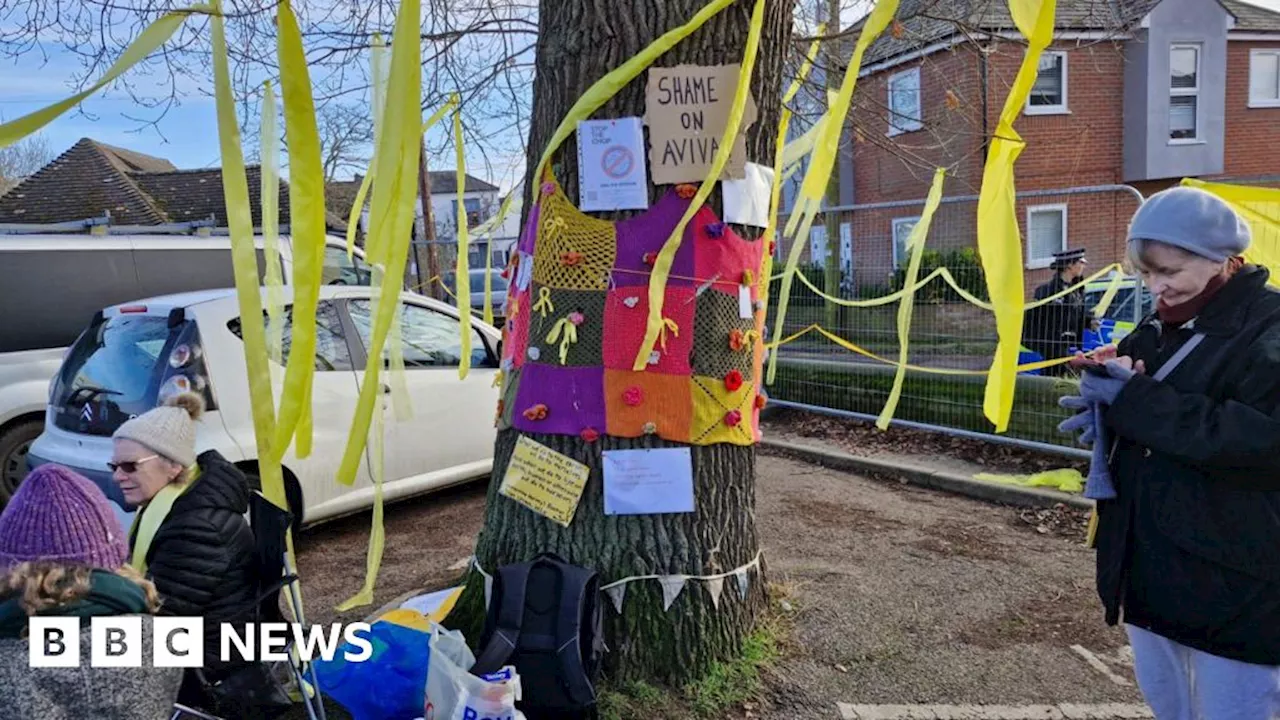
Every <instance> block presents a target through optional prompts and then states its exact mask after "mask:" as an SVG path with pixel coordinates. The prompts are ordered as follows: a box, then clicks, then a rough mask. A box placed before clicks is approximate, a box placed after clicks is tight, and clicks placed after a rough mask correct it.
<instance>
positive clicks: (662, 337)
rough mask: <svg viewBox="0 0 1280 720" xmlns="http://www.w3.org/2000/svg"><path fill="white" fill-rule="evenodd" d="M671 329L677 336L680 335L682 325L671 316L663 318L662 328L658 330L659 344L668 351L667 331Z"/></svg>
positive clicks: (663, 349)
mask: <svg viewBox="0 0 1280 720" xmlns="http://www.w3.org/2000/svg"><path fill="white" fill-rule="evenodd" d="M668 331H670V332H671V334H672V335H674V336H675V337H680V326H679V325H677V324H676V321H675V320H672V319H671V318H669V317H664V318H662V329H661V330H659V331H658V344H659V345H661V346H662V352H666V351H667V332H668Z"/></svg>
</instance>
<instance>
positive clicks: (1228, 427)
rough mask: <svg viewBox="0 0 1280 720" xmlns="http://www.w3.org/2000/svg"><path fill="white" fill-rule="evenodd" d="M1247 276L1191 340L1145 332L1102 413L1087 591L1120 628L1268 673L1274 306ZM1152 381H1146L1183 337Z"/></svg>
mask: <svg viewBox="0 0 1280 720" xmlns="http://www.w3.org/2000/svg"><path fill="white" fill-rule="evenodd" d="M1268 277H1269V276H1268V272H1267V271H1266V270H1265V269H1262V268H1257V267H1253V266H1246V267H1245V268H1244V269H1243V270H1241V271H1240V272H1239V273H1237V274H1236V276H1235V277H1234V278H1232V279H1231V280H1230V281H1229V282H1228V283H1227V285H1226V286H1225V287H1224V288H1223V289H1222V290H1221V291H1219V293H1218V294H1217V295H1216V296H1215V297H1214V298H1213V299H1212V300H1210V301H1209V303H1208V305H1207V306H1206V307H1205V308H1204V310H1203V311H1202V312H1201V313H1200V315H1199V317H1197V318H1196V319H1195V320H1194V321H1193V322H1192V323H1190V324H1189V326H1185V327H1182V328H1180V329H1177V330H1173V329H1166V330H1164V331H1163V332H1162V328H1161V326H1160V324H1159V322H1158V321H1156V320H1155V319H1154V318H1150V319H1148V320H1146V321H1144V322H1143V323H1142V324H1141V325H1140V326H1139V327H1138V329H1137V330H1136V331H1135V332H1134V333H1133V334H1132V335H1130V336H1129V337H1127V338H1125V339H1124V341H1123V342H1122V343H1121V344H1120V348H1119V350H1120V354H1121V355H1129V356H1131V357H1133V358H1134V359H1135V360H1143V361H1145V363H1146V373H1147V374H1146V375H1145V376H1143V375H1139V376H1135V377H1134V378H1133V379H1132V380H1130V381H1129V382H1128V383H1127V384H1126V386H1125V388H1124V390H1123V391H1122V392H1121V393H1120V395H1119V397H1117V398H1116V402H1115V403H1114V404H1113V405H1112V407H1111V408H1110V410H1109V411H1108V413H1107V416H1106V421H1107V424H1108V425H1109V426H1110V427H1111V429H1112V430H1113V431H1114V434H1115V437H1116V442H1115V446H1114V448H1113V449H1112V453H1111V470H1112V476H1113V478H1114V479H1115V481H1116V490H1117V493H1118V497H1117V498H1116V499H1115V500H1108V501H1103V502H1100V503H1099V504H1098V517H1099V524H1098V535H1097V548H1098V558H1097V559H1098V591H1099V595H1100V596H1101V598H1102V601H1103V604H1104V605H1105V606H1106V610H1107V622H1108V623H1109V624H1115V623H1116V622H1117V620H1118V619H1119V616H1120V611H1121V609H1123V611H1124V621H1125V622H1127V623H1131V624H1134V625H1137V626H1139V627H1143V628H1145V629H1148V630H1151V631H1152V632H1155V633H1157V634H1160V635H1163V636H1165V637H1167V638H1170V639H1172V640H1175V641H1177V642H1180V643H1182V644H1184V645H1188V646H1190V647H1193V648H1197V649H1200V650H1203V651H1205V652H1208V653H1211V654H1214V655H1219V656H1222V657H1228V658H1233V659H1236V660H1241V661H1244V662H1252V663H1258V664H1264V665H1280V293H1277V292H1276V291H1275V290H1273V289H1271V288H1268V287H1267V280H1268ZM1196 333H1202V334H1204V336H1205V337H1204V339H1203V341H1202V342H1201V343H1200V345H1199V346H1198V347H1197V348H1196V349H1195V350H1194V351H1193V352H1192V353H1191V354H1190V355H1188V356H1187V358H1186V359H1185V360H1184V361H1183V362H1182V363H1181V364H1180V365H1178V366H1177V369H1176V370H1174V371H1173V372H1172V374H1170V375H1169V376H1168V377H1167V378H1166V379H1165V380H1164V381H1157V380H1155V379H1153V378H1152V377H1150V376H1151V375H1154V374H1155V373H1156V372H1158V371H1159V370H1160V368H1161V366H1162V365H1163V364H1164V363H1165V362H1167V361H1168V360H1169V358H1170V357H1171V356H1172V355H1173V354H1174V353H1176V352H1177V350H1178V348H1179V347H1181V346H1182V344H1183V343H1185V342H1186V341H1187V340H1188V339H1190V338H1191V337H1192V336H1193V335H1194V334H1196Z"/></svg>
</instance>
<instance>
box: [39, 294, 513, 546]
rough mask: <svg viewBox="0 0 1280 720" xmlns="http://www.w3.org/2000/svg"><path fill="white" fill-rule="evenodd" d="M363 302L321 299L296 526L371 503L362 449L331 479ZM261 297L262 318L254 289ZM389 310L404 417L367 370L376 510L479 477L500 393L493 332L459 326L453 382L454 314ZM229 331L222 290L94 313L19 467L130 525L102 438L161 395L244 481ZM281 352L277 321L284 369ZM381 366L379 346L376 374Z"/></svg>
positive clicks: (245, 430) (296, 489) (342, 442)
mask: <svg viewBox="0 0 1280 720" xmlns="http://www.w3.org/2000/svg"><path fill="white" fill-rule="evenodd" d="M283 294H284V297H285V310H286V318H291V304H290V303H291V300H292V295H293V292H292V288H290V287H285V288H284V289H283ZM371 296H372V291H371V288H368V287H334V286H325V287H321V288H320V303H319V306H318V310H317V314H316V318H317V330H316V332H317V339H316V359H315V362H316V373H315V380H314V385H313V388H312V413H313V415H312V417H313V419H314V420H313V422H314V432H313V434H312V444H311V453H310V455H309V456H308V457H306V458H301V459H300V458H298V457H297V454H296V443H294V444H293V445H291V447H290V449H289V451H288V453H286V455H285V457H284V460H283V464H284V468H285V470H284V473H285V485H286V491H287V492H288V499H289V504H290V509H291V510H292V511H293V513H294V515H295V517H298V518H299V521H298V525H299V526H302V525H313V524H315V523H316V522H320V521H323V520H328V519H332V518H334V517H338V516H340V515H345V514H349V513H353V512H357V511H360V510H362V509H365V508H368V507H370V506H371V505H372V504H373V482H372V474H371V470H370V469H371V465H370V462H371V453H372V449H373V444H372V443H368V447H367V448H366V451H365V457H364V460H363V462H362V463H361V465H360V469H359V474H358V476H357V477H356V481H355V483H354V484H353V485H352V486H346V485H343V484H341V483H338V482H337V481H336V479H335V474H336V471H337V468H338V466H339V465H340V463H341V461H342V456H343V452H344V450H345V448H346V446H347V437H348V435H349V434H350V429H351V425H352V421H353V418H354V416H355V408H356V402H357V399H358V397H359V391H360V383H361V382H362V381H363V377H364V374H365V373H364V370H365V367H366V362H367V357H366V354H367V348H368V347H369V345H370V344H371V338H372V331H373V317H372V313H371V300H370V299H371ZM263 299H264V307H265V301H266V293H265V291H264V292H263ZM400 299H401V302H402V303H403V309H402V312H403V321H402V324H401V328H402V341H403V347H404V360H405V367H406V370H405V377H406V385H407V388H408V395H409V398H410V404H411V408H412V418H411V419H408V420H405V421H399V420H397V418H396V416H395V413H394V410H393V408H392V402H391V400H392V395H391V394H390V387H391V382H392V378H391V376H390V374H389V372H382V373H380V380H381V381H382V388H381V390H382V393H383V395H382V399H383V400H384V401H385V402H384V405H385V406H386V410H385V413H386V415H385V418H386V421H385V434H384V445H385V453H384V468H385V476H384V480H385V484H384V486H383V490H384V497H385V498H386V500H387V501H393V500H396V499H399V498H404V497H406V496H409V495H416V494H420V493H423V492H427V491H431V490H435V489H438V488H443V487H446V486H449V485H453V484H456V483H461V482H465V481H468V480H472V479H476V478H479V477H483V476H486V475H487V474H488V473H489V472H490V470H491V469H492V467H493V445H494V440H495V435H496V430H495V429H494V423H493V413H494V408H495V407H496V404H497V401H498V393H499V391H498V390H497V389H496V388H495V387H494V377H495V374H496V373H497V372H498V365H499V357H500V355H499V352H500V350H499V341H500V339H501V334H500V332H499V331H498V330H497V329H496V328H493V327H492V326H488V325H485V324H484V323H482V322H479V321H476V320H473V321H472V330H471V333H472V340H471V370H470V372H469V374H468V375H467V377H466V379H463V380H460V379H459V378H458V365H459V362H460V361H461V345H462V343H461V323H460V322H459V320H458V314H457V309H456V308H454V307H451V306H449V305H447V304H445V303H442V302H439V301H436V300H432V299H430V298H427V297H424V296H421V295H417V294H413V293H407V292H406V293H402V294H401V296H400ZM263 323H264V326H265V313H264V319H263ZM239 330H240V317H239V305H238V303H237V301H236V295H235V291H234V290H230V289H226V290H206V291H201V292H193V293H184V294H179V295H167V296H161V297H154V298H148V299H145V300H139V301H137V302H131V303H127V304H123V305H116V306H113V307H110V308H107V309H105V310H104V311H102V312H101V313H99V314H98V315H97V316H96V317H95V318H94V320H93V322H92V323H91V324H90V325H89V327H88V329H86V330H85V332H84V334H82V335H81V336H80V339H79V340H77V341H76V343H75V345H74V346H72V348H71V350H70V351H69V352H68V354H67V357H66V360H65V361H64V362H63V365H62V368H61V370H60V371H59V373H58V375H57V377H56V378H55V379H54V381H53V383H52V384H51V387H50V401H49V407H48V411H47V415H46V419H45V430H44V432H43V434H41V435H40V437H39V438H38V439H37V440H36V442H35V443H34V444H33V445H32V447H31V450H30V453H29V458H30V462H31V466H32V467H36V466H38V465H41V464H43V463H46V462H55V463H59V464H62V465H66V466H69V467H72V468H74V469H76V470H77V471H79V472H81V473H83V474H84V475H85V476H87V477H89V478H90V479H92V480H93V481H94V482H96V483H97V484H98V485H99V486H100V487H102V489H103V490H104V492H106V493H107V496H108V497H110V498H111V499H112V500H114V501H115V503H116V504H117V505H119V506H121V521H122V523H127V522H131V515H132V512H133V510H134V508H132V507H128V506H125V503H124V498H123V496H122V495H121V493H120V491H119V489H118V488H117V487H116V485H115V483H114V482H113V481H112V479H111V472H110V471H109V470H108V468H107V462H108V461H109V460H110V459H111V452H112V442H111V434H112V432H114V431H115V430H116V428H118V427H119V426H120V425H121V424H122V423H123V422H124V421H125V420H127V419H129V418H130V417H131V416H134V415H139V414H141V413H144V412H146V411H147V410H149V409H151V408H153V407H155V406H156V405H158V404H159V403H160V402H162V399H163V398H165V397H168V396H169V394H171V393H174V392H177V391H181V390H187V389H191V390H196V391H200V392H203V393H204V396H205V402H206V403H207V405H208V411H207V412H206V414H205V415H204V416H203V418H202V419H201V421H200V423H199V430H198V435H197V452H203V451H205V450H217V451H218V452H220V453H222V455H224V456H225V457H226V458H227V459H228V460H231V461H232V462H235V463H237V464H238V465H239V466H240V467H242V468H243V469H245V470H246V472H248V473H250V474H253V473H255V467H256V457H257V445H256V443H255V441H254V432H253V416H252V408H251V405H250V402H249V383H248V374H247V371H246V368H245V360H244V344H243V342H242V341H241V339H240V334H239ZM388 339H389V338H388ZM289 346H290V327H289V325H288V324H287V323H286V326H285V330H284V352H285V357H284V360H285V362H286V363H287V362H288V354H287V353H288V351H289ZM386 357H387V351H386V350H385V349H384V363H385V362H386V360H385V358H386ZM271 364H272V365H275V367H273V383H272V386H273V388H274V391H275V396H276V398H275V407H276V408H277V412H278V408H279V397H280V387H281V385H282V384H283V379H284V375H285V371H284V366H283V365H276V364H275V363H271ZM384 367H385V364H384ZM377 411H378V410H377V409H375V412H377ZM254 477H255V479H256V475H255V476H254Z"/></svg>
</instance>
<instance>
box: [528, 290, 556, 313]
mask: <svg viewBox="0 0 1280 720" xmlns="http://www.w3.org/2000/svg"><path fill="white" fill-rule="evenodd" d="M533 311H534V312H537V313H542V317H544V318H545V317H546V316H547V313H549V312H555V311H556V306H555V305H554V304H553V303H552V302H551V288H546V287H544V288H538V302H537V303H536V304H535V305H534V306H533Z"/></svg>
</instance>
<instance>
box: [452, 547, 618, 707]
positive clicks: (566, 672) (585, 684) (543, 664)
mask: <svg viewBox="0 0 1280 720" xmlns="http://www.w3.org/2000/svg"><path fill="white" fill-rule="evenodd" d="M479 647H480V648H481V650H480V652H479V654H478V657H477V658H476V662H475V665H474V666H473V667H472V668H471V674H473V675H477V676H482V675H486V674H489V673H495V672H498V671H499V670H501V669H502V668H503V667H504V666H507V665H512V666H514V667H515V669H516V672H517V673H518V674H519V675H520V686H521V700H520V702H518V703H517V704H516V707H517V708H518V709H519V710H520V711H521V712H523V713H524V714H525V716H526V717H527V718H528V720H541V719H542V718H563V719H565V720H569V719H571V718H587V717H594V713H595V705H596V692H595V687H594V683H595V681H596V680H597V679H598V677H599V672H600V660H601V657H602V655H603V654H604V651H605V647H604V612H603V605H602V604H601V602H600V580H599V576H598V575H597V574H596V573H595V571H593V570H588V569H586V568H582V567H578V566H576V565H570V564H569V563H566V562H565V561H564V560H563V559H562V558H561V557H560V556H558V555H555V554H553V553H542V554H541V555H538V556H537V557H536V558H534V559H533V560H532V561H530V562H526V563H518V564H513V565H506V566H503V567H500V568H498V570H497V572H496V573H495V574H494V577H493V589H492V599H491V601H490V603H489V610H488V614H487V617H486V619H485V629H484V634H483V635H482V636H481V640H480V644H479Z"/></svg>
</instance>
